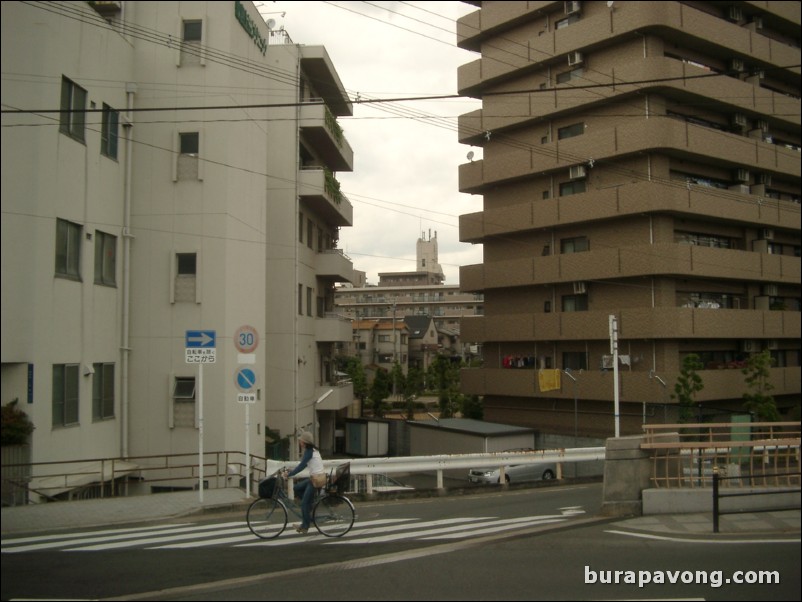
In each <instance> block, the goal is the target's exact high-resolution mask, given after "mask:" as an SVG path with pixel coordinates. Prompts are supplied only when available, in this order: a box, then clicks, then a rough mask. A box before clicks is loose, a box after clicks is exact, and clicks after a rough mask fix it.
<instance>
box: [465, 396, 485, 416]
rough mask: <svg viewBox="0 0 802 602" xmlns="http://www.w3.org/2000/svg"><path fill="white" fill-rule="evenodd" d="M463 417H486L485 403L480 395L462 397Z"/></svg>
mask: <svg viewBox="0 0 802 602" xmlns="http://www.w3.org/2000/svg"><path fill="white" fill-rule="evenodd" d="M461 411H462V417H463V418H473V419H474V420H482V419H483V418H484V404H483V403H482V400H481V399H480V398H479V396H478V395H465V396H463V399H462V410H461Z"/></svg>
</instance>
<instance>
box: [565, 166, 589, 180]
mask: <svg viewBox="0 0 802 602" xmlns="http://www.w3.org/2000/svg"><path fill="white" fill-rule="evenodd" d="M585 176H587V171H586V170H585V166H584V165H572V166H571V167H570V168H569V169H568V177H569V178H571V179H572V180H577V179H579V178H584V177H585Z"/></svg>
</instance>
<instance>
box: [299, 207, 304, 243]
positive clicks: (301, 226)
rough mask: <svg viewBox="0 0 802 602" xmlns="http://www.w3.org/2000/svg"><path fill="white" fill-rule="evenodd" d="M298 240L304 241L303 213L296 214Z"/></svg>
mask: <svg viewBox="0 0 802 602" xmlns="http://www.w3.org/2000/svg"><path fill="white" fill-rule="evenodd" d="M298 242H299V243H301V244H303V242H304V214H303V213H299V214H298Z"/></svg>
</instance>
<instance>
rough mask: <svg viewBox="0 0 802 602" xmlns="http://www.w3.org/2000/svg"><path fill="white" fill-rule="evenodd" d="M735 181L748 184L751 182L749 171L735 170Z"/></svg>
mask: <svg viewBox="0 0 802 602" xmlns="http://www.w3.org/2000/svg"><path fill="white" fill-rule="evenodd" d="M734 175H735V179H736V180H738V181H739V182H748V181H749V170H748V169H743V168H741V169H737V170H735V174H734Z"/></svg>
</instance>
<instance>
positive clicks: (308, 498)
mask: <svg viewBox="0 0 802 602" xmlns="http://www.w3.org/2000/svg"><path fill="white" fill-rule="evenodd" d="M293 490H294V491H295V499H296V500H301V518H302V520H301V528H302V529H308V528H309V525H311V524H312V502H313V501H314V499H315V487H314V486H313V485H312V481H311V479H301V480H300V481H298V482H297V483H295V486H294V487H293Z"/></svg>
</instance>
